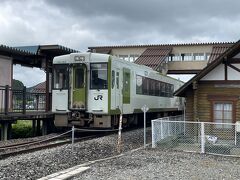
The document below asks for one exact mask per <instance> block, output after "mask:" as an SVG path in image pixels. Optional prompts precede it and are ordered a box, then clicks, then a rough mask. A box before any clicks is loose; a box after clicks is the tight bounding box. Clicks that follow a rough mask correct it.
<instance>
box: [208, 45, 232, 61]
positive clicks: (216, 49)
mask: <svg viewBox="0 0 240 180" xmlns="http://www.w3.org/2000/svg"><path fill="white" fill-rule="evenodd" d="M232 45H233V44H219V45H214V46H213V47H212V52H211V54H210V57H209V61H208V63H211V62H212V61H214V60H215V59H217V58H218V56H219V55H221V54H222V53H224V52H225V51H226V50H227V49H228V48H230V47H231V46H232Z"/></svg>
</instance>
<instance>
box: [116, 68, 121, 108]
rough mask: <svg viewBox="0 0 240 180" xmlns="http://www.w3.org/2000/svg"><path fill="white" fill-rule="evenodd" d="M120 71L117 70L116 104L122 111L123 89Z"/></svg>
mask: <svg viewBox="0 0 240 180" xmlns="http://www.w3.org/2000/svg"><path fill="white" fill-rule="evenodd" d="M120 82H121V81H120V69H117V70H116V91H115V92H116V95H115V102H116V108H119V109H120V110H121V109H122V105H121V87H120Z"/></svg>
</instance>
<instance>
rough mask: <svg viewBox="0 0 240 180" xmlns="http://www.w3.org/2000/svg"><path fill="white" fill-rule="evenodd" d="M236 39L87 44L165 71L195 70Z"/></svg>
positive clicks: (165, 72)
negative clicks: (178, 42) (135, 43)
mask: <svg viewBox="0 0 240 180" xmlns="http://www.w3.org/2000/svg"><path fill="white" fill-rule="evenodd" d="M233 44H234V43H233V42H217V43H189V44H159V45H129V46H128V45H126V46H96V47H88V49H89V51H91V52H97V53H104V54H111V55H114V56H117V57H119V58H122V59H124V60H127V61H130V62H134V63H137V64H141V65H146V66H149V67H151V68H152V69H154V70H157V71H159V72H161V73H163V74H196V73H198V72H200V71H201V70H202V69H203V68H204V67H206V66H207V65H208V64H209V63H210V62H212V61H214V60H215V59H216V58H217V57H218V56H219V55H220V54H222V53H224V52H225V51H226V50H227V49H228V48H229V47H231V46H232V45H233Z"/></svg>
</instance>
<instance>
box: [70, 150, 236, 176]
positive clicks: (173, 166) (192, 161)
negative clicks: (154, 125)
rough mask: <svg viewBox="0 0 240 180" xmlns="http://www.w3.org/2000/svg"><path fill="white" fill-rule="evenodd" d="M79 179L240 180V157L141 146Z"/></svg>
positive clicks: (94, 166)
mask: <svg viewBox="0 0 240 180" xmlns="http://www.w3.org/2000/svg"><path fill="white" fill-rule="evenodd" d="M73 179H74V180H77V179H91V180H92V179H104V180H105V179H122V180H125V179H131V180H132V179H164V180H165V179H196V180H197V179H199V180H200V179H231V180H232V179H234V180H235V179H236V180H237V179H240V159H239V158H233V157H221V156H212V155H201V154H194V153H185V152H176V151H171V150H168V151H166V150H165V151H163V150H159V149H146V150H144V149H141V150H138V151H134V152H131V153H126V154H125V155H124V156H121V157H117V158H115V159H111V160H104V161H101V162H97V163H94V164H92V165H90V169H89V170H88V171H87V172H84V173H82V174H80V175H78V176H76V177H75V178H73Z"/></svg>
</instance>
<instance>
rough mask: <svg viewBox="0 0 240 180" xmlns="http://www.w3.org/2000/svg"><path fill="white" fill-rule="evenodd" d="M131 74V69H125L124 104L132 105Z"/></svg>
mask: <svg viewBox="0 0 240 180" xmlns="http://www.w3.org/2000/svg"><path fill="white" fill-rule="evenodd" d="M130 74H131V71H130V69H128V68H123V93H122V94H123V104H130Z"/></svg>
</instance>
